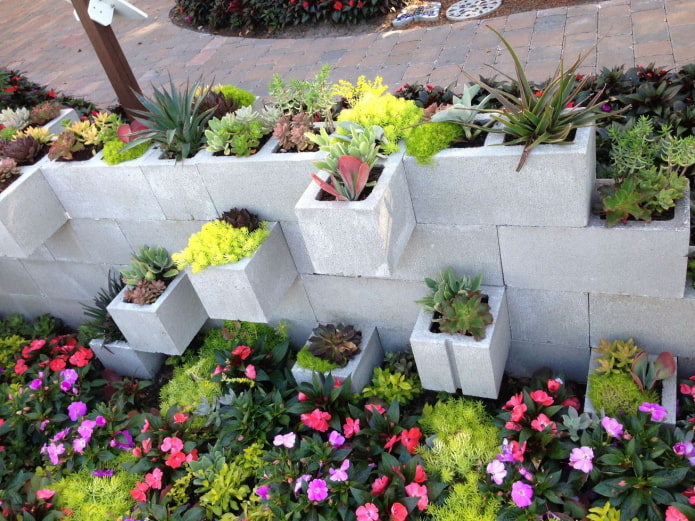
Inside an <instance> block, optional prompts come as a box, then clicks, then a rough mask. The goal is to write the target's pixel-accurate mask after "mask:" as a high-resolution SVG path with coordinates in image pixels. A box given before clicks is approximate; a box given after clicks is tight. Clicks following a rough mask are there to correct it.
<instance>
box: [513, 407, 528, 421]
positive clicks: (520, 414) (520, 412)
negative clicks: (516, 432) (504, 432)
mask: <svg viewBox="0 0 695 521" xmlns="http://www.w3.org/2000/svg"><path fill="white" fill-rule="evenodd" d="M527 410H528V407H527V406H526V404H525V403H521V404H519V405H517V406H516V407H514V408H513V409H512V416H511V418H510V420H512V421H513V422H519V421H521V420H523V419H524V415H525V414H526V411H527Z"/></svg>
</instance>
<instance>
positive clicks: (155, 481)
mask: <svg viewBox="0 0 695 521" xmlns="http://www.w3.org/2000/svg"><path fill="white" fill-rule="evenodd" d="M145 481H146V482H147V485H148V486H149V487H151V488H153V489H155V490H161V489H162V471H161V469H154V470H153V471H152V472H150V473H149V474H146V475H145Z"/></svg>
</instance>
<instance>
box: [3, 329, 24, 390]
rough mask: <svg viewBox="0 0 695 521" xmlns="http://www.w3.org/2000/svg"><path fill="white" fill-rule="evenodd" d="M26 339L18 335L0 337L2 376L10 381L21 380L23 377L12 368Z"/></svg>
mask: <svg viewBox="0 0 695 521" xmlns="http://www.w3.org/2000/svg"><path fill="white" fill-rule="evenodd" d="M27 342H28V340H27V339H26V338H23V337H21V336H19V335H12V336H7V337H0V368H2V369H4V370H5V372H4V374H3V378H5V379H7V380H9V381H12V382H21V381H22V380H23V377H22V376H21V375H18V374H16V373H15V372H14V371H13V370H12V368H13V367H14V364H15V362H17V359H18V358H19V357H20V355H21V353H22V347H23V346H25V345H26V344H27Z"/></svg>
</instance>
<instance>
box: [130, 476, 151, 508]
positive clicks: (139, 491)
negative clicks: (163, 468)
mask: <svg viewBox="0 0 695 521" xmlns="http://www.w3.org/2000/svg"><path fill="white" fill-rule="evenodd" d="M149 489H150V486H149V485H148V484H147V483H143V482H142V481H138V482H137V483H136V484H135V488H134V489H133V490H131V491H130V495H131V496H132V497H133V499H134V500H135V501H139V502H140V503H144V502H145V501H147V496H146V495H145V492H147V491H148V490H149Z"/></svg>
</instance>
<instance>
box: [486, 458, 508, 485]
mask: <svg viewBox="0 0 695 521" xmlns="http://www.w3.org/2000/svg"><path fill="white" fill-rule="evenodd" d="M485 470H487V473H488V474H490V477H491V478H492V481H494V482H495V483H496V484H497V485H501V484H502V483H503V482H504V478H506V477H507V468H506V467H505V466H504V463H502V462H501V461H500V460H498V459H496V460H492V461H491V462H490V463H488V464H487V468H486V469H485Z"/></svg>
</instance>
